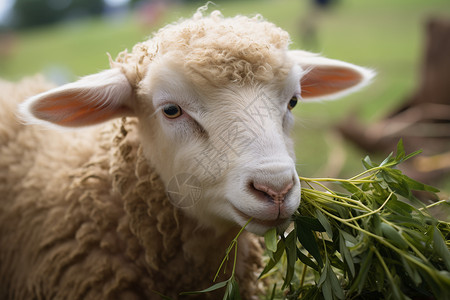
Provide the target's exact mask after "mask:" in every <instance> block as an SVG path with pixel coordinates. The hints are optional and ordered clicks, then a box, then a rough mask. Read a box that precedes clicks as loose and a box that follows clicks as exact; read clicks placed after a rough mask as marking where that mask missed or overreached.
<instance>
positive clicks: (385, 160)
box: [380, 152, 393, 167]
mask: <svg viewBox="0 0 450 300" xmlns="http://www.w3.org/2000/svg"><path fill="white" fill-rule="evenodd" d="M392 154H393V153H392V152H391V153H390V154H389V155H388V157H386V158H385V159H384V160H383V161H382V162H381V164H380V167H382V166H385V165H387V164H389V163H391V162H392Z"/></svg>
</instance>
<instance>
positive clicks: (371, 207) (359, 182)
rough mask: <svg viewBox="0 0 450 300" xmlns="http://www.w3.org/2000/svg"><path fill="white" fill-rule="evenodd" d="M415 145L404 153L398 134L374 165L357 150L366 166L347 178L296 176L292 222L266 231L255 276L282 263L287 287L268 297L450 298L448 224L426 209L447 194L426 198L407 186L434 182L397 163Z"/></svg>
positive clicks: (430, 189) (420, 187) (422, 186)
mask: <svg viewBox="0 0 450 300" xmlns="http://www.w3.org/2000/svg"><path fill="white" fill-rule="evenodd" d="M417 153H419V152H415V153H412V154H409V155H406V154H405V151H404V149H403V144H402V142H401V141H400V142H399V143H398V145H397V153H396V155H395V156H394V155H393V154H391V155H389V156H388V157H387V158H386V159H385V160H384V161H383V162H382V163H381V164H379V165H377V164H375V163H373V162H372V161H371V160H370V158H369V157H366V158H364V160H363V165H364V167H365V169H366V170H365V171H363V172H362V173H360V174H358V175H356V176H354V177H352V178H349V179H331V178H315V179H311V178H305V177H301V178H300V179H301V181H302V183H303V186H304V188H303V189H302V202H301V205H300V207H299V209H298V211H297V212H296V213H295V214H294V216H293V221H294V228H293V229H292V230H291V231H290V232H289V233H288V234H286V233H283V234H281V236H280V237H278V236H277V233H276V232H275V231H274V230H270V231H269V232H268V233H266V235H265V241H266V245H270V246H267V249H268V251H269V253H268V256H269V258H270V260H269V262H268V264H267V265H266V268H265V269H264V270H263V272H262V274H261V276H263V277H264V276H266V275H267V274H268V273H269V271H271V270H272V269H273V268H275V267H276V268H277V269H278V270H283V271H284V273H285V276H284V278H283V287H282V289H284V290H285V289H288V291H287V295H285V292H283V291H279V293H278V294H276V293H275V294H273V297H272V298H271V299H274V298H285V299H297V298H298V297H301V298H304V299H326V300H331V299H358V298H363V297H364V298H367V297H369V298H375V299H377V298H379V297H386V295H390V296H389V297H390V298H392V299H410V298H409V297H410V296H411V297H412V296H424V297H432V296H434V297H435V298H436V299H449V298H450V295H449V293H450V272H449V271H450V252H449V249H448V243H449V241H448V240H449V236H450V224H449V223H448V222H445V221H442V220H437V219H436V218H434V217H433V216H432V215H431V214H430V213H429V212H428V208H429V207H432V206H435V205H446V206H449V202H448V201H444V200H443V201H439V202H438V203H434V204H432V205H430V206H428V207H427V206H425V205H424V204H423V203H422V202H421V201H419V200H418V199H417V198H416V197H415V196H414V194H413V192H412V191H413V190H421V191H428V192H431V193H436V192H438V190H437V189H435V188H433V187H431V186H428V185H425V184H422V183H420V182H417V181H415V180H413V179H411V178H409V177H407V176H406V175H404V174H402V173H401V171H399V170H398V169H397V168H396V167H397V166H398V164H400V163H402V162H404V161H405V160H407V159H409V158H411V157H412V156H414V155H416V154H417ZM330 184H332V185H333V188H334V190H333V189H332V188H330V187H329V185H330ZM335 190H339V191H335ZM285 236H286V237H285ZM295 237H296V238H295ZM293 253H296V256H295V257H294V256H293ZM284 257H287V258H286V259H284ZM298 261H300V263H298ZM282 262H284V263H282ZM271 273H274V272H273V271H271Z"/></svg>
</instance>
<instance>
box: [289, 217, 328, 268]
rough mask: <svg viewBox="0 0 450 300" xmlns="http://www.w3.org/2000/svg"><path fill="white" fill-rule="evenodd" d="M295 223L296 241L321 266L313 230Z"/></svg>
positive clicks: (321, 262)
mask: <svg viewBox="0 0 450 300" xmlns="http://www.w3.org/2000/svg"><path fill="white" fill-rule="evenodd" d="M319 224H320V223H319ZM295 225H296V226H295V230H296V232H297V238H298V241H299V242H300V243H301V244H302V246H303V247H304V248H305V249H306V250H308V252H309V253H310V254H311V255H312V256H313V257H314V258H315V259H316V261H317V263H318V264H319V266H320V267H322V266H323V261H322V257H321V255H320V251H319V246H318V245H317V241H316V238H315V237H314V232H313V231H312V230H311V229H308V228H306V227H305V226H301V225H297V223H295Z"/></svg>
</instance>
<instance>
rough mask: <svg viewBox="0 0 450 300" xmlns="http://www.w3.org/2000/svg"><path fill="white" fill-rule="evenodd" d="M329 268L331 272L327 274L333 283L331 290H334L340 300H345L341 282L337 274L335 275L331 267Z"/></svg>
mask: <svg viewBox="0 0 450 300" xmlns="http://www.w3.org/2000/svg"><path fill="white" fill-rule="evenodd" d="M328 268H329V270H328V272H327V273H328V277H329V280H330V282H331V288H332V289H333V294H334V295H335V296H336V297H337V298H338V299H345V295H344V291H343V290H342V287H341V284H340V283H339V280H338V278H337V276H336V274H335V273H334V271H333V269H332V268H331V266H329V267H328Z"/></svg>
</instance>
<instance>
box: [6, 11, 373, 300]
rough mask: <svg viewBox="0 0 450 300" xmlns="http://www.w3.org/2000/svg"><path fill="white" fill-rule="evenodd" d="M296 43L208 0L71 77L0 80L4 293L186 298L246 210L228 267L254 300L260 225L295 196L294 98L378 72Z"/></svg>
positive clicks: (358, 82) (328, 91)
mask: <svg viewBox="0 0 450 300" xmlns="http://www.w3.org/2000/svg"><path fill="white" fill-rule="evenodd" d="M289 42H290V41H289V35H288V34H287V33H286V32H285V31H283V30H282V29H280V28H278V27H276V26H275V25H274V24H272V23H269V22H267V21H265V20H264V19H262V17H260V16H256V17H251V18H250V17H245V16H236V17H233V18H225V17H223V16H222V15H221V13H220V12H218V11H214V12H212V13H210V14H209V15H208V14H206V13H205V12H204V8H201V9H199V10H198V11H197V12H196V13H195V14H194V16H193V17H192V18H190V19H186V20H180V21H179V22H176V23H174V24H170V25H167V26H166V27H164V28H162V29H160V30H159V31H158V32H157V33H155V34H154V36H153V37H152V38H150V39H149V40H147V41H145V42H142V43H139V44H137V45H136V46H135V47H134V48H133V49H132V51H131V52H127V51H124V52H122V53H120V54H119V55H118V57H117V58H116V59H115V60H112V59H111V57H110V66H111V68H110V69H108V70H105V71H102V72H99V73H98V74H93V75H90V76H87V77H84V78H81V79H80V80H78V81H76V82H74V83H69V84H66V85H63V86H60V87H54V86H52V85H51V84H50V83H48V82H46V81H45V79H43V78H41V77H34V78H28V79H25V80H23V81H22V82H20V83H18V84H13V83H9V82H5V81H1V82H0V90H1V91H2V94H1V96H0V103H1V106H2V108H3V110H1V111H0V120H1V125H0V157H1V159H0V194H1V195H2V197H1V200H0V299H158V298H159V294H163V295H166V296H169V297H172V298H174V299H178V298H182V296H179V293H180V292H183V291H191V290H199V289H202V288H206V287H208V286H210V285H211V284H212V278H213V276H214V274H215V271H216V270H217V267H218V265H219V262H220V260H221V259H222V257H223V255H224V252H225V249H226V248H227V246H228V245H229V242H230V240H231V239H232V238H233V237H234V236H235V234H236V233H237V231H238V230H239V229H240V228H241V226H243V225H244V224H245V223H246V222H247V221H248V220H250V219H251V221H250V223H249V224H248V226H247V227H246V230H247V231H246V232H244V234H243V235H241V236H240V238H239V244H238V245H239V247H238V249H239V250H238V254H237V256H238V257H237V271H236V276H237V280H238V282H239V285H240V289H241V293H242V297H243V298H244V299H254V298H255V297H256V295H257V293H258V291H259V289H260V287H259V285H258V284H259V283H258V282H257V281H256V277H257V275H258V273H257V272H258V270H259V269H260V267H261V261H260V255H261V251H262V250H261V245H260V243H259V242H258V239H257V238H256V236H257V235H262V234H264V233H265V232H266V231H267V230H268V229H269V228H273V227H277V228H278V229H279V230H284V229H285V228H286V227H287V226H288V225H289V222H290V216H291V215H292V213H293V212H294V211H295V210H296V208H297V207H298V205H299V201H300V192H301V190H300V182H299V179H298V175H297V172H296V170H295V156H294V151H293V144H292V141H291V139H290V138H289V132H290V128H291V127H292V123H293V116H292V113H291V110H292V109H293V108H294V106H295V105H296V104H297V102H298V101H300V100H302V101H307V100H315V99H324V98H337V97H340V96H342V95H345V94H348V93H350V92H353V91H355V90H358V89H360V88H361V87H363V86H365V85H366V84H368V83H369V82H370V80H371V78H372V77H373V72H372V71H370V70H368V69H365V68H362V67H359V66H356V65H352V64H349V63H346V62H341V61H337V60H332V59H327V58H324V57H321V56H319V55H315V54H312V53H308V52H305V51H299V50H288V45H289ZM17 106H18V107H19V108H18V110H19V112H20V118H18V117H17V113H16V110H17V108H16V107H17ZM24 120H25V123H27V124H24V122H23V121H24ZM94 125H96V126H94ZM62 128H65V129H66V130H55V129H62ZM255 234H256V235H255ZM223 276H225V277H224V278H226V276H227V275H226V274H225V275H223ZM218 293H219V294H220V291H219V292H218ZM199 297H200V298H207V299H217V298H218V295H217V294H214V293H212V294H202V295H200V296H199Z"/></svg>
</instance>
